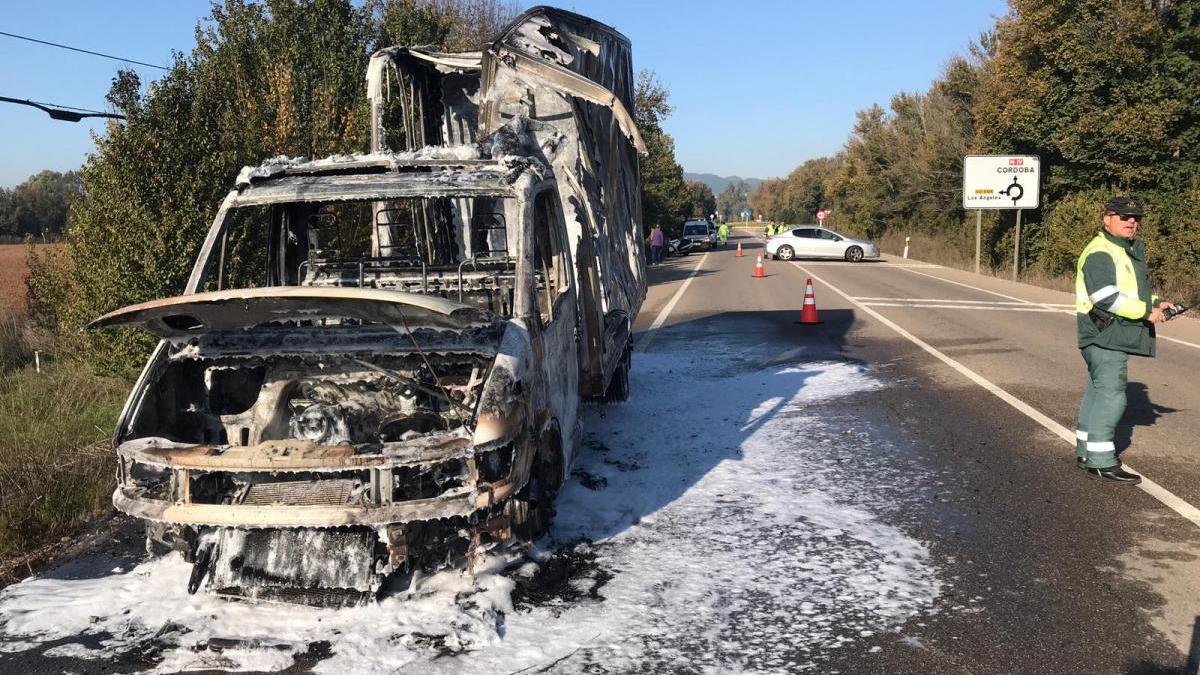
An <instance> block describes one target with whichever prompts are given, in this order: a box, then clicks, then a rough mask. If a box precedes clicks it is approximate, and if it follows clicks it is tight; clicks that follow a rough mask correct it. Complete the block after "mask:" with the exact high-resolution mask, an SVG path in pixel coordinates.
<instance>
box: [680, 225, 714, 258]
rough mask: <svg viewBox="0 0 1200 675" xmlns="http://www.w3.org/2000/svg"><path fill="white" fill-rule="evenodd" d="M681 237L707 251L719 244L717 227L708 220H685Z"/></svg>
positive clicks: (695, 246) (694, 246) (693, 245)
mask: <svg viewBox="0 0 1200 675" xmlns="http://www.w3.org/2000/svg"><path fill="white" fill-rule="evenodd" d="M680 239H681V240H682V241H688V242H691V244H692V247H693V248H694V249H695V248H699V249H704V250H706V251H707V250H709V249H711V248H713V247H714V246H716V245H717V229H716V228H715V227H713V225H712V223H710V222H708V221H707V220H685V221H684V222H683V235H682V236H681V237H680Z"/></svg>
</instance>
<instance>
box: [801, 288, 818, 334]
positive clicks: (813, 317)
mask: <svg viewBox="0 0 1200 675" xmlns="http://www.w3.org/2000/svg"><path fill="white" fill-rule="evenodd" d="M800 323H806V324H817V323H821V320H820V319H818V318H817V296H816V295H814V294H813V287H812V279H809V280H808V282H807V283H805V285H804V308H803V309H801V310H800Z"/></svg>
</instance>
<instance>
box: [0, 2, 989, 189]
mask: <svg viewBox="0 0 1200 675" xmlns="http://www.w3.org/2000/svg"><path fill="white" fill-rule="evenodd" d="M531 4H535V3H530V2H523V3H522V6H528V5H531ZM562 6H563V7H566V8H568V9H573V10H575V11H577V12H580V13H582V14H586V15H589V16H592V17H594V18H596V19H599V20H600V21H603V22H605V23H608V24H611V25H613V26H615V27H616V28H617V29H618V30H620V31H621V32H623V33H624V34H625V35H627V36H628V37H629V38H630V40H632V42H633V53H634V64H635V68H638V69H641V68H652V69H653V70H655V71H656V72H657V73H658V76H659V79H660V80H661V81H662V82H663V84H665V85H666V86H667V87H668V89H669V90H670V91H671V102H672V104H673V105H674V106H675V113H674V115H672V117H671V118H670V119H668V120H667V122H666V128H667V131H668V132H670V133H671V134H672V135H673V136H674V137H675V143H676V155H677V158H678V159H679V162H680V164H682V165H683V168H684V170H685V171H692V172H704V173H715V174H719V175H723V176H727V175H740V176H754V177H758V178H768V177H773V176H781V175H785V174H787V173H788V172H789V171H791V170H792V169H793V168H795V167H796V166H797V165H799V164H800V163H802V162H803V161H805V160H806V159H810V158H813V157H820V156H823V155H828V154H831V153H833V152H835V151H836V150H837V149H838V148H840V147H841V146H842V144H843V143H844V142H845V140H846V137H847V135H848V134H849V132H850V128H851V125H852V124H853V122H854V113H855V112H856V111H857V110H860V109H862V108H865V107H867V106H869V105H871V104H872V103H880V104H883V105H886V104H887V101H888V100H889V99H890V98H891V96H892V95H893V94H895V93H897V92H899V91H923V90H925V89H926V88H928V86H929V84H930V82H931V81H932V80H933V79H934V78H935V77H937V76H938V74H939V73H940V72H941V70H942V68H943V67H944V66H945V64H946V63H947V61H948V60H949V59H950V57H951V56H953V55H954V54H956V53H962V52H964V51H965V50H966V47H967V45H968V43H969V42H970V41H971V39H972V38H973V37H974V36H976V35H978V34H979V33H980V32H981V31H983V30H987V29H989V28H990V27H991V26H992V24H993V22H994V20H995V18H996V17H997V16H1000V15H1002V14H1004V13H1005V11H1006V4H1005V2H1004V0H958V1H954V0H907V1H906V2H894V1H880V0H857V1H856V0H848V1H842V2H828V1H823V2H813V1H810V0H794V1H792V2H785V1H774V0H771V1H761V2H742V3H737V2H722V3H716V2H694V1H692V2H687V1H684V0H665V1H662V2H634V1H632V0H630V1H626V0H586V1H577V2H570V3H563V4H562ZM208 8H209V3H208V1H207V0H170V1H165V0H137V1H133V0H107V1H106V2H102V3H101V2H84V1H50V2H40V3H18V2H6V3H3V4H2V5H0V31H3V32H6V33H16V34H20V35H28V36H30V37H35V38H39V39H43V40H48V41H51V42H58V43H61V44H67V45H71V46H75V47H80V48H84V49H89V50H92V51H98V52H104V53H108V54H114V55H117V56H122V57H125V58H129V59H135V60H138V61H145V62H147V63H159V64H162V65H167V64H168V63H170V55H171V51H172V50H178V51H182V52H185V53H187V52H190V51H191V49H192V47H193V46H194V44H195V32H194V31H195V25H196V21H197V20H198V19H199V18H201V17H202V16H205V15H207V14H208ZM0 64H3V67H2V68H0V96H7V97H10V98H20V99H32V100H35V101H42V102H49V103H55V104H61V105H68V106H77V107H81V108H90V109H103V108H104V107H105V103H104V94H105V93H106V92H107V91H108V87H109V84H110V82H111V80H112V78H113V75H114V74H115V73H116V69H117V68H119V67H121V66H122V65H123V64H121V63H119V62H116V61H110V60H108V59H102V58H98V57H94V56H89V55H86V54H78V53H75V52H70V51H65V50H62V49H56V48H53V47H48V46H42V45H37V44H32V43H29V42H25V41H23V40H16V39H13V38H10V37H6V36H0ZM124 65H130V64H124ZM132 67H133V68H134V69H135V70H137V71H138V72H139V73H141V75H142V77H143V81H147V80H150V79H153V78H155V77H157V76H158V75H159V74H160V73H161V71H158V70H155V69H153V68H146V67H143V66H132ZM103 128H104V126H103V124H102V123H99V122H96V123H92V124H88V123H87V122H86V121H85V122H80V123H77V124H73V123H67V122H56V121H53V120H50V118H49V117H48V116H47V115H46V114H45V113H43V112H41V111H40V110H36V109H34V108H29V107H26V106H19V105H13V104H9V103H0V147H3V157H4V161H3V162H0V186H5V187H11V186H13V185H15V184H17V183H20V182H21V181H23V180H25V179H26V178H27V177H28V176H30V175H31V174H34V173H37V172H38V171H41V170H42V169H53V170H55V171H66V170H69V169H73V168H78V167H79V166H80V165H82V163H83V161H84V157H85V156H86V154H88V153H90V152H92V151H94V147H95V146H94V143H93V141H92V137H91V133H92V132H93V131H96V132H102V131H103Z"/></svg>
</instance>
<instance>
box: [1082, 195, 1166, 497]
mask: <svg viewBox="0 0 1200 675" xmlns="http://www.w3.org/2000/svg"><path fill="white" fill-rule="evenodd" d="M1141 218H1142V207H1141V206H1140V205H1138V203H1137V202H1135V201H1133V200H1132V199H1130V198H1128V197H1114V198H1112V199H1110V200H1109V201H1108V202H1107V203H1106V204H1105V205H1104V229H1102V230H1101V231H1100V232H1099V233H1097V234H1096V237H1095V238H1094V239H1092V241H1091V242H1089V243H1088V245H1087V246H1085V247H1084V249H1083V253H1080V254H1079V261H1078V263H1077V264H1076V266H1075V309H1076V312H1077V313H1076V320H1077V323H1078V328H1079V348H1080V349H1081V350H1082V351H1083V360H1084V361H1086V362H1087V369H1088V382H1087V390H1086V392H1085V393H1084V396H1083V403H1082V404H1081V405H1080V407H1079V426H1078V428H1077V430H1076V432H1075V435H1076V438H1077V439H1078V440H1077V442H1076V448H1075V459H1076V462H1077V463H1078V465H1079V466H1080V467H1081V468H1084V469H1086V470H1087V472H1088V474H1090V475H1092V476H1095V477H1098V478H1102V479H1104V480H1108V481H1112V482H1115V483H1123V484H1127V485H1137V484H1138V483H1140V482H1141V480H1142V478H1141V476H1138V475H1137V474H1134V473H1130V472H1128V471H1125V470H1124V468H1122V466H1121V462H1120V460H1118V459H1117V455H1116V448H1115V447H1114V446H1113V433H1114V431H1115V430H1116V426H1117V422H1118V421H1120V419H1121V415H1122V413H1124V412H1125V382H1126V377H1127V362H1128V360H1129V355H1130V354H1134V355H1137V356H1150V357H1153V356H1154V324H1156V323H1160V322H1162V321H1164V320H1165V319H1164V317H1163V310H1164V309H1166V308H1168V307H1170V306H1171V303H1169V302H1159V300H1158V296H1156V295H1154V294H1153V293H1151V291H1150V272H1149V269H1148V268H1147V267H1146V247H1145V244H1144V243H1143V242H1142V241H1140V240H1138V239H1137V230H1138V224H1139V222H1140V221H1141Z"/></svg>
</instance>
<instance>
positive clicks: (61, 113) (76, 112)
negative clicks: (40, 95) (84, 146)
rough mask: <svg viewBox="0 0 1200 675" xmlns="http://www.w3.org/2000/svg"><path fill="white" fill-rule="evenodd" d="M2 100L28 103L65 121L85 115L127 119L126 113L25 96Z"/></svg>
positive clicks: (3, 98) (76, 119) (0, 98)
mask: <svg viewBox="0 0 1200 675" xmlns="http://www.w3.org/2000/svg"><path fill="white" fill-rule="evenodd" d="M0 102H3V103H16V104H18V105H27V106H32V107H34V108H37V109H38V110H42V111H44V112H45V113H46V114H47V115H49V116H50V118H51V119H56V120H61V121H63V122H78V121H79V120H82V119H83V118H85V117H107V118H109V119H114V120H123V119H125V116H124V115H118V114H116V113H106V112H100V111H99V110H88V109H87V108H75V107H72V106H68V105H58V104H55V103H39V102H38V101H30V100H29V99H24V98H9V97H7V96H0Z"/></svg>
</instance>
